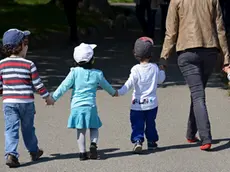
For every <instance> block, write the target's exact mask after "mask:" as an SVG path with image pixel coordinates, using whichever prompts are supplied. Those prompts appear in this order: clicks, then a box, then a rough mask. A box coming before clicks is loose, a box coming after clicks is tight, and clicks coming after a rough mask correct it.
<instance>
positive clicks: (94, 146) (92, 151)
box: [89, 142, 98, 159]
mask: <svg viewBox="0 0 230 172" xmlns="http://www.w3.org/2000/svg"><path fill="white" fill-rule="evenodd" d="M89 150H90V156H89V157H90V159H97V158H98V155H97V144H96V143H93V142H92V143H91V145H90V148H89Z"/></svg>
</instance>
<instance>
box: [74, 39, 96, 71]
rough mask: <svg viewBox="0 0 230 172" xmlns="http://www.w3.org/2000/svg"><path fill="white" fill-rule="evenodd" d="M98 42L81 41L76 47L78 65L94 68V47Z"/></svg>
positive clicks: (75, 55)
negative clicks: (86, 42)
mask: <svg viewBox="0 0 230 172" xmlns="http://www.w3.org/2000/svg"><path fill="white" fill-rule="evenodd" d="M96 47H97V45H96V44H85V43H81V44H80V45H79V46H77V47H75V48H74V53H73V57H74V60H75V61H76V65H77V66H79V67H82V68H84V69H92V66H93V61H94V59H93V55H94V51H93V49H94V48H96Z"/></svg>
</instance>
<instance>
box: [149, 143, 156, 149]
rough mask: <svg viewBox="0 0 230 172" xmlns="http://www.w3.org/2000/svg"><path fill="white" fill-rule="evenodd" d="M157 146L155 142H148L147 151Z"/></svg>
mask: <svg viewBox="0 0 230 172" xmlns="http://www.w3.org/2000/svg"><path fill="white" fill-rule="evenodd" d="M157 146H158V145H157V144H156V143H155V142H148V150H154V149H157Z"/></svg>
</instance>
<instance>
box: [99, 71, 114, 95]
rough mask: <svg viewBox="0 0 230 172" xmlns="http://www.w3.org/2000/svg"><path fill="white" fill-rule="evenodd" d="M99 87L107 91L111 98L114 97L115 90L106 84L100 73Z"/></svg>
mask: <svg viewBox="0 0 230 172" xmlns="http://www.w3.org/2000/svg"><path fill="white" fill-rule="evenodd" d="M99 85H100V87H101V88H103V89H104V90H105V91H107V92H108V93H109V94H110V95H111V96H115V95H116V90H115V89H114V88H113V87H112V86H111V85H110V84H109V83H108V81H107V80H106V79H105V77H104V75H103V73H102V72H101V73H100V79H99Z"/></svg>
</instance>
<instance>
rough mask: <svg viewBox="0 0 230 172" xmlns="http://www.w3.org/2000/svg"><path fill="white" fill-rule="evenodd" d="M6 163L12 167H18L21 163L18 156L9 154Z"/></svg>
mask: <svg viewBox="0 0 230 172" xmlns="http://www.w3.org/2000/svg"><path fill="white" fill-rule="evenodd" d="M6 165H8V166H9V167H10V168H17V167H19V166H20V163H19V162H18V158H17V157H15V156H14V155H10V154H9V155H8V156H7V159H6Z"/></svg>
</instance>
